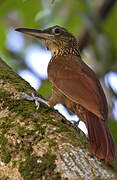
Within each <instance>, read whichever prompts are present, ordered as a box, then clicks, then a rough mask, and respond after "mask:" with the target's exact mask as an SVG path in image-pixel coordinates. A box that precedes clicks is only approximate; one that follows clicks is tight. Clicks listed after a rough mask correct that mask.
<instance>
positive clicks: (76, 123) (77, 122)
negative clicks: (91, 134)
mask: <svg viewBox="0 0 117 180" xmlns="http://www.w3.org/2000/svg"><path fill="white" fill-rule="evenodd" d="M71 122H72V123H73V124H75V125H76V126H78V125H79V122H80V119H79V120H78V121H74V120H72V121H71Z"/></svg>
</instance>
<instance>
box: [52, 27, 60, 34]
mask: <svg viewBox="0 0 117 180" xmlns="http://www.w3.org/2000/svg"><path fill="white" fill-rule="evenodd" d="M53 33H54V34H60V33H61V29H60V28H55V29H53Z"/></svg>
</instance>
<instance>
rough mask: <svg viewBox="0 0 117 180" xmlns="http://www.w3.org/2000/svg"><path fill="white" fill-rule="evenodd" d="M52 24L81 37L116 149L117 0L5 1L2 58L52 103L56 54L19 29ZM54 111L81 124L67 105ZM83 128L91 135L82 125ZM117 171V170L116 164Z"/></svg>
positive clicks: (0, 21) (0, 20)
mask: <svg viewBox="0 0 117 180" xmlns="http://www.w3.org/2000/svg"><path fill="white" fill-rule="evenodd" d="M53 25H60V26H63V27H65V28H67V29H68V30H69V31H70V32H72V33H73V34H74V35H75V36H76V37H77V39H78V41H79V47H80V51H81V56H82V59H83V60H84V61H85V62H86V63H87V64H89V66H90V67H91V68H92V69H93V70H94V71H95V72H96V73H97V75H98V77H99V79H100V81H101V84H102V86H103V88H104V91H105V94H106V97H107V99H108V105H109V127H110V129H111V132H112V134H113V137H114V141H115V144H116V147H117V3H116V0H93V1H91V0H64V1H63V0H0V57H1V58H2V59H3V60H4V61H5V62H6V63H7V64H8V65H9V66H11V67H12V68H13V69H14V70H15V71H16V72H17V73H18V74H19V75H20V76H22V77H23V78H24V79H25V80H26V81H28V82H29V83H30V84H31V86H33V87H34V88H35V89H36V90H37V91H38V92H39V93H40V94H41V95H43V96H44V97H45V98H47V99H48V98H49V97H50V96H51V86H50V83H49V82H48V76H47V66H48V63H49V60H50V58H51V53H50V52H49V51H47V50H46V49H45V47H44V45H43V44H42V43H41V41H39V40H38V39H35V38H33V37H30V36H26V35H25V36H24V35H23V34H21V33H18V32H15V31H14V29H15V28H17V27H28V28H37V29H44V28H47V27H50V26H53ZM102 103H103V102H102ZM55 108H56V109H58V110H59V111H60V112H61V113H62V114H63V115H64V116H65V117H66V118H67V119H69V120H75V121H77V119H78V118H77V117H76V116H75V115H73V114H71V113H70V112H68V111H67V110H66V109H65V108H64V107H63V106H62V105H56V107H55ZM79 126H80V128H81V129H82V130H83V131H84V132H85V133H86V134H87V130H86V128H85V125H84V124H83V123H82V122H80V124H79ZM114 167H115V169H116V170H117V162H116V163H115V164H114Z"/></svg>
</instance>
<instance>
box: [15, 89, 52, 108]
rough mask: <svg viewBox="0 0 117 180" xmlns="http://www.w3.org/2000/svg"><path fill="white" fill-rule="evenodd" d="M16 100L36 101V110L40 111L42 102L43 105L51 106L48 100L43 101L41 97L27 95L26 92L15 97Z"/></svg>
mask: <svg viewBox="0 0 117 180" xmlns="http://www.w3.org/2000/svg"><path fill="white" fill-rule="evenodd" d="M15 98H24V99H27V100H29V101H35V104H36V109H39V106H40V102H42V103H44V104H46V105H47V106H49V104H48V103H47V101H46V100H44V99H42V98H40V97H37V96H34V94H33V93H32V96H29V95H28V94H26V93H24V92H21V93H20V94H18V95H17V96H15Z"/></svg>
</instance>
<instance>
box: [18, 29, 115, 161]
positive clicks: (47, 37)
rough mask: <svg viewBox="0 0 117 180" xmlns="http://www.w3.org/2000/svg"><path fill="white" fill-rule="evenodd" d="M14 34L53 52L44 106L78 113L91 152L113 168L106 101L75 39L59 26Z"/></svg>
mask: <svg viewBox="0 0 117 180" xmlns="http://www.w3.org/2000/svg"><path fill="white" fill-rule="evenodd" d="M15 30H16V31H18V32H21V33H24V34H28V35H31V36H34V37H36V38H38V39H40V40H42V41H43V43H44V44H45V46H46V48H47V49H48V50H50V51H51V54H52V56H51V59H50V62H49V64H48V79H49V81H50V83H51V87H52V96H51V97H50V99H49V100H48V102H47V103H46V102H45V103H46V104H48V105H49V106H52V107H53V106H55V105H56V104H62V105H64V106H65V107H66V108H67V109H69V110H71V111H72V112H73V113H75V114H76V115H77V116H78V117H79V118H80V120H81V121H83V122H84V123H85V124H86V127H87V130H88V138H89V142H90V148H89V152H90V153H91V154H93V155H95V156H96V157H97V158H98V159H100V160H104V162H105V163H107V164H111V163H112V162H113V161H114V160H115V157H116V151H115V145H114V141H113V137H112V135H111V132H110V129H109V127H108V104H107V99H106V96H105V93H104V91H103V88H102V86H101V83H100V81H99V79H98V77H97V75H96V73H95V72H94V71H93V70H92V69H91V68H90V67H89V66H88V65H87V64H86V63H84V61H83V60H82V58H81V55H80V50H79V46H78V41H77V39H76V38H75V36H74V35H73V34H72V33H70V32H69V31H68V30H66V29H65V28H64V27H60V26H58V25H56V26H52V27H49V28H47V29H44V30H39V29H30V28H16V29H15ZM43 102H44V100H43Z"/></svg>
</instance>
